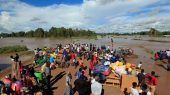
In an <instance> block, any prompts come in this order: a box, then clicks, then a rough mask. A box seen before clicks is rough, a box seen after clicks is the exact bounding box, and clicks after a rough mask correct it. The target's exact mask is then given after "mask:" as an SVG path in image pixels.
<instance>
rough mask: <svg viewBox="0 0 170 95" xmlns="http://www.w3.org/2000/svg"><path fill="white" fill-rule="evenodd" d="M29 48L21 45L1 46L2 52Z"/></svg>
mask: <svg viewBox="0 0 170 95" xmlns="http://www.w3.org/2000/svg"><path fill="white" fill-rule="evenodd" d="M27 50H28V48H27V47H26V46H21V45H14V46H4V47H1V48H0V54H4V53H12V52H20V51H27Z"/></svg>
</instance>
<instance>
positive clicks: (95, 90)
mask: <svg viewBox="0 0 170 95" xmlns="http://www.w3.org/2000/svg"><path fill="white" fill-rule="evenodd" d="M91 83H92V84H91V92H92V95H101V93H102V84H101V83H99V77H98V76H96V77H95V78H94V79H92V81H91Z"/></svg>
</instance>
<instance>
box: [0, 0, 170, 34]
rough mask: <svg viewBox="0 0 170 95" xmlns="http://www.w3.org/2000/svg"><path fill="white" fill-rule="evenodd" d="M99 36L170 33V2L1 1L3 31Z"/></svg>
mask: <svg viewBox="0 0 170 95" xmlns="http://www.w3.org/2000/svg"><path fill="white" fill-rule="evenodd" d="M52 26H53V27H66V28H74V29H75V28H78V29H90V30H94V31H96V32H98V33H106V32H107V33H108V32H119V33H125V32H140V31H147V30H149V28H156V29H157V30H159V31H168V30H170V0H0V32H6V33H10V32H17V31H29V30H34V29H36V28H39V27H41V28H43V29H45V30H48V29H50V28H51V27H52Z"/></svg>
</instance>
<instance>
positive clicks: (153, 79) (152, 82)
mask: <svg viewBox="0 0 170 95" xmlns="http://www.w3.org/2000/svg"><path fill="white" fill-rule="evenodd" d="M156 84H157V79H156V77H155V72H154V71H152V72H151V75H150V76H149V77H148V85H152V86H156Z"/></svg>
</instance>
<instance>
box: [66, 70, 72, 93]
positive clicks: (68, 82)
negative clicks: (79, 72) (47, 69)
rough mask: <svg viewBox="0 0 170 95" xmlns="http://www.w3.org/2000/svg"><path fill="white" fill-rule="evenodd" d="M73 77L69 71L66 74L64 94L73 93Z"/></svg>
mask: <svg viewBox="0 0 170 95" xmlns="http://www.w3.org/2000/svg"><path fill="white" fill-rule="evenodd" d="M71 79H72V75H71V73H70V72H68V73H67V75H66V88H65V90H64V95H73V90H72V85H71Z"/></svg>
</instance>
